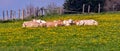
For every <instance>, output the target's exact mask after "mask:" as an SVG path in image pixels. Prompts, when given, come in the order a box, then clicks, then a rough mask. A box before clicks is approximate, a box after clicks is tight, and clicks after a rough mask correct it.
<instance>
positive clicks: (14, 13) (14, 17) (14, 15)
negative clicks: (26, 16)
mask: <svg viewBox="0 0 120 51" xmlns="http://www.w3.org/2000/svg"><path fill="white" fill-rule="evenodd" d="M13 19H14V20H15V19H16V11H14V12H13Z"/></svg>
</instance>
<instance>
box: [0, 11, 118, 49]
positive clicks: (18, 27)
mask: <svg viewBox="0 0 120 51" xmlns="http://www.w3.org/2000/svg"><path fill="white" fill-rule="evenodd" d="M70 18H71V19H73V20H81V19H94V20H96V21H98V23H99V25H98V26H76V25H73V26H68V27H65V26H63V27H50V28H45V27H43V28H42V27H38V28H22V23H23V22H24V21H15V22H6V23H0V51H120V13H101V14H69V15H53V16H45V17H43V18H40V19H43V20H46V21H53V20H58V19H64V20H65V19H70Z"/></svg>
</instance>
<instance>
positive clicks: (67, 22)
mask: <svg viewBox="0 0 120 51" xmlns="http://www.w3.org/2000/svg"><path fill="white" fill-rule="evenodd" d="M63 24H64V25H65V26H70V25H72V24H73V20H72V19H69V20H64V21H63Z"/></svg>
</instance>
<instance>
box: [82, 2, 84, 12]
mask: <svg viewBox="0 0 120 51" xmlns="http://www.w3.org/2000/svg"><path fill="white" fill-rule="evenodd" d="M82 13H85V4H83V7H82Z"/></svg>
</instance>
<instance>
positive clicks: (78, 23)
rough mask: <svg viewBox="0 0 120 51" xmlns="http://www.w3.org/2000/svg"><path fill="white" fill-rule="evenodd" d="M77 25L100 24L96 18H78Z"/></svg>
mask: <svg viewBox="0 0 120 51" xmlns="http://www.w3.org/2000/svg"><path fill="white" fill-rule="evenodd" d="M74 23H75V24H76V25H98V22H97V21H95V20H78V21H74Z"/></svg>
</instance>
